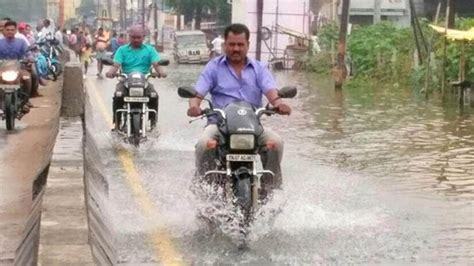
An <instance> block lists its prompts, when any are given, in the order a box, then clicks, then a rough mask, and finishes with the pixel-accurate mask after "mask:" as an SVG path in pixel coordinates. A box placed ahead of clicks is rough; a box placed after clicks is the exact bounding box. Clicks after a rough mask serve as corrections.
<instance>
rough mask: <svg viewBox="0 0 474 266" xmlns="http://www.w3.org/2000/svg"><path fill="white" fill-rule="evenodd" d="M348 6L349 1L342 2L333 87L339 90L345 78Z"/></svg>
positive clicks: (343, 0)
mask: <svg viewBox="0 0 474 266" xmlns="http://www.w3.org/2000/svg"><path fill="white" fill-rule="evenodd" d="M349 6H350V0H342V12H341V29H340V31H339V44H338V53H337V67H336V70H335V73H334V74H335V81H336V83H335V87H336V89H341V88H342V84H343V83H344V80H345V79H346V76H347V69H346V62H345V59H346V35H347V26H348V24H349Z"/></svg>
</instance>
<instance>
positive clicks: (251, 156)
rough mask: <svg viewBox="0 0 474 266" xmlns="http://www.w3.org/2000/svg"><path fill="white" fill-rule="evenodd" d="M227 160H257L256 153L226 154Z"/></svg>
mask: <svg viewBox="0 0 474 266" xmlns="http://www.w3.org/2000/svg"><path fill="white" fill-rule="evenodd" d="M226 159H227V161H230V162H255V161H257V160H258V155H256V154H227V156H226Z"/></svg>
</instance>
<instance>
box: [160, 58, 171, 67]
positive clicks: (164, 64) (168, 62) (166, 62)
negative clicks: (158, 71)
mask: <svg viewBox="0 0 474 266" xmlns="http://www.w3.org/2000/svg"><path fill="white" fill-rule="evenodd" d="M169 64H170V60H168V59H162V60H160V61H159V62H158V65H160V66H167V65H169Z"/></svg>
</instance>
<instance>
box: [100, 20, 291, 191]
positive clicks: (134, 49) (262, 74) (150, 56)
mask: <svg viewBox="0 0 474 266" xmlns="http://www.w3.org/2000/svg"><path fill="white" fill-rule="evenodd" d="M144 37H145V31H144V30H143V28H142V27H140V26H133V27H131V28H130V30H129V39H130V43H129V44H127V45H124V46H122V47H120V48H119V49H118V50H117V52H116V54H115V57H114V60H113V61H114V65H113V66H112V67H111V68H110V70H109V71H108V72H107V73H106V76H107V77H108V78H113V77H115V74H116V73H117V71H119V69H121V70H122V72H123V73H125V74H129V73H131V72H133V71H139V72H142V73H144V74H147V73H148V72H149V71H150V68H151V66H153V68H154V69H155V71H156V72H157V73H158V74H159V75H160V76H161V77H166V73H164V71H163V69H162V68H161V67H160V66H159V64H158V61H159V60H160V56H159V54H158V53H157V51H156V49H154V48H153V47H151V46H149V45H146V44H144V43H143V40H144ZM249 39H250V32H249V29H248V28H247V26H245V25H243V24H232V25H230V26H228V27H227V28H226V29H225V31H224V39H223V42H221V41H219V40H216V42H214V43H215V48H216V49H215V52H216V56H215V57H214V58H213V59H212V60H211V61H209V62H208V64H207V65H206V66H205V68H204V70H203V71H202V72H201V74H200V76H199V79H198V81H197V83H196V85H195V90H196V91H197V93H198V96H197V97H194V98H192V99H190V100H189V108H188V110H187V114H188V116H191V117H198V116H201V115H203V109H202V108H201V102H202V99H203V98H204V97H206V96H207V95H208V94H210V95H211V99H212V104H213V106H214V107H215V108H224V107H225V106H226V105H228V104H229V103H231V102H234V101H245V102H248V103H250V104H251V105H252V106H254V107H255V108H258V107H261V105H262V96H263V95H265V96H266V98H267V100H268V102H269V103H270V104H271V105H272V106H273V107H274V108H275V111H276V112H278V113H279V114H283V115H289V114H290V113H291V108H290V107H289V106H288V105H286V104H285V103H284V102H283V100H282V99H281V98H280V97H279V96H278V90H277V84H276V81H275V79H274V78H273V76H272V74H271V73H270V71H269V70H268V68H267V67H266V66H265V65H264V64H263V63H261V62H259V61H257V60H255V59H252V58H249V57H248V56H247V53H248V50H249ZM218 48H222V49H223V52H224V54H222V55H218V53H219V52H220V51H221V50H220V49H218ZM125 90H126V88H125V87H124V85H123V84H122V83H119V84H118V85H117V87H116V92H115V94H114V104H113V105H114V110H113V111H114V112H113V113H115V110H116V109H117V108H121V105H123V99H122V97H123V96H124V95H126V94H125ZM148 94H149V95H152V94H154V95H157V94H156V92H155V90H154V88H153V87H152V85H151V84H150V87H149V88H148ZM155 101H156V103H157V101H158V99H157V98H156V100H152V101H150V102H155ZM150 108H152V106H150ZM114 122H115V123H117V122H118V121H114ZM216 123H217V121H212V120H209V121H208V125H207V126H206V128H205V130H204V133H203V135H202V136H201V137H200V138H199V141H198V143H197V145H196V153H195V156H196V167H197V169H198V171H197V172H198V173H203V172H204V171H205V167H206V165H207V166H208V165H210V164H209V160H214V159H213V156H212V154H213V153H212V151H210V150H209V148H208V147H207V144H208V141H209V140H211V139H219V138H218V137H217V136H218V135H219V134H220V133H219V130H218V127H217V125H216ZM269 140H271V142H272V143H273V145H272V149H271V151H268V152H269V153H273V154H272V156H267V157H266V158H277V159H276V160H273V161H272V162H263V163H264V165H266V166H267V167H268V169H269V170H271V171H272V172H273V173H275V178H276V182H275V184H276V186H277V187H278V186H279V185H280V184H281V180H282V178H281V169H280V161H281V158H282V153H283V141H282V139H281V138H280V136H279V135H278V134H277V133H275V132H274V131H272V130H270V129H265V131H264V133H263V134H262V135H261V136H259V138H258V143H259V145H263V146H265V143H267V141H269Z"/></svg>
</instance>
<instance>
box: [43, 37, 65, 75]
mask: <svg viewBox="0 0 474 266" xmlns="http://www.w3.org/2000/svg"><path fill="white" fill-rule="evenodd" d="M36 44H37V45H39V46H40V50H41V54H43V55H44V56H45V57H46V61H47V64H48V77H49V78H50V79H51V80H53V81H56V80H57V79H58V77H59V76H60V75H61V73H62V65H61V62H60V61H59V55H60V54H61V53H62V52H63V48H62V47H61V45H60V44H59V41H58V40H56V39H55V38H54V37H52V36H50V35H48V36H46V37H45V38H43V39H41V40H39V41H38V42H37V43H36Z"/></svg>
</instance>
